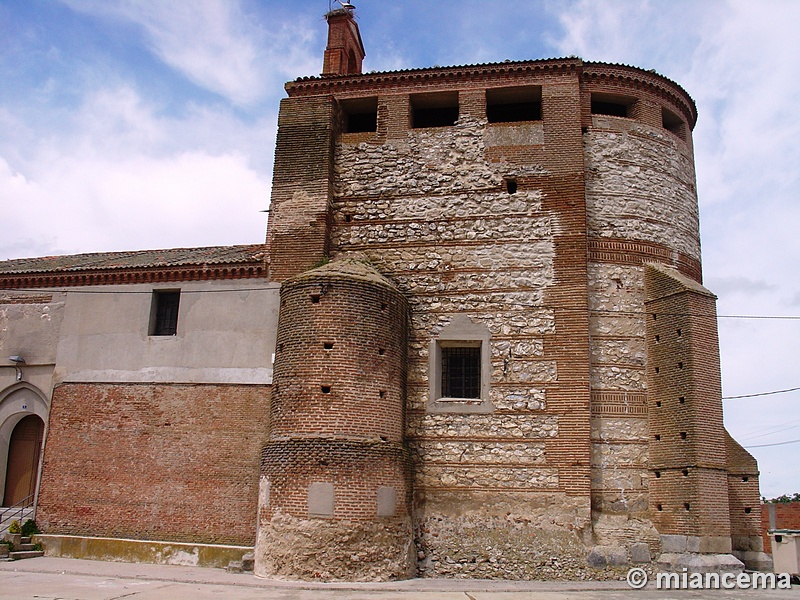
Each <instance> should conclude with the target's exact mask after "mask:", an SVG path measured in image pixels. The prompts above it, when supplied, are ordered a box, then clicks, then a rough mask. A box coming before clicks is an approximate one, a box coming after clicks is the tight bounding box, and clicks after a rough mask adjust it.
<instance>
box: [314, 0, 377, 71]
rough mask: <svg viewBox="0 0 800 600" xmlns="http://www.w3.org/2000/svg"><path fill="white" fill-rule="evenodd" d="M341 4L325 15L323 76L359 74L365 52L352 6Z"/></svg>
mask: <svg viewBox="0 0 800 600" xmlns="http://www.w3.org/2000/svg"><path fill="white" fill-rule="evenodd" d="M342 6H343V8H339V9H336V10H332V11H331V12H329V13H328V14H327V15H325V19H326V20H327V21H328V47H327V48H326V49H325V62H324V63H323V66H322V76H323V77H330V76H333V75H360V74H361V61H363V60H364V56H365V55H366V53H365V52H364V44H362V43H361V34H360V33H359V31H358V24H357V23H356V21H355V18H354V16H353V10H354V7H353V5H352V4H349V3H347V2H345V3H344V4H343V5H342Z"/></svg>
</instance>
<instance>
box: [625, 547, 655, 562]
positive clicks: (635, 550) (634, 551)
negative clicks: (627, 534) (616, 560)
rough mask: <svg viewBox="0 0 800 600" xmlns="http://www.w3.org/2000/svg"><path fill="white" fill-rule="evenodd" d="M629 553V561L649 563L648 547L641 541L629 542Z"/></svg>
mask: <svg viewBox="0 0 800 600" xmlns="http://www.w3.org/2000/svg"><path fill="white" fill-rule="evenodd" d="M629 552H630V555H631V562H632V563H637V564H642V563H649V562H650V560H651V558H650V547H649V546H648V545H647V544H645V543H642V542H639V543H637V544H631V547H630V549H629Z"/></svg>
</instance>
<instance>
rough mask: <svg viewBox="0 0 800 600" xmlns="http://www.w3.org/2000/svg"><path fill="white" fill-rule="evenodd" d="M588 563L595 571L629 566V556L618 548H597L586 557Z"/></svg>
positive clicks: (622, 549)
mask: <svg viewBox="0 0 800 600" xmlns="http://www.w3.org/2000/svg"><path fill="white" fill-rule="evenodd" d="M586 563H587V564H588V565H589V566H590V567H593V568H595V569H602V568H604V567H607V566H608V567H617V566H620V565H627V564H628V554H627V552H625V549H624V548H619V547H617V546H595V547H594V548H592V550H591V551H590V552H589V556H587V557H586Z"/></svg>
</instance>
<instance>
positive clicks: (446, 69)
mask: <svg viewBox="0 0 800 600" xmlns="http://www.w3.org/2000/svg"><path fill="white" fill-rule="evenodd" d="M569 62H573V63H574V66H578V65H581V66H583V67H588V68H592V67H610V68H623V69H630V70H633V71H636V72H638V73H639V74H641V75H642V76H645V77H653V78H654V79H656V80H659V81H661V82H662V83H663V84H666V85H668V86H670V87H672V88H674V89H675V90H679V91H680V92H681V93H682V94H683V95H684V96H685V99H686V101H687V102H688V103H689V105H690V106H691V110H692V112H694V114H695V115H696V114H697V106H696V103H695V101H694V99H693V98H692V97H691V95H690V94H689V93H688V92H687V91H686V90H685V89H684V88H683V87H682V86H681V85H680V84H679V83H677V82H676V81H674V80H673V79H670V78H669V77H667V76H665V75H662V74H661V73H659V72H658V71H656V70H655V69H644V68H642V67H637V66H635V65H629V64H625V63H613V62H603V61H588V60H583V59H582V58H581V57H579V56H566V57H556V58H535V59H527V60H505V61H500V62H489V63H476V64H465V65H447V66H441V65H434V66H432V67H415V68H409V69H396V70H392V71H371V72H366V73H361V74H359V75H326V76H324V77H323V76H316V75H312V76H305V77H298V78H297V79H294V80H293V81H290V82H288V83H287V84H286V89H287V90H290V89H291V88H293V87H304V86H305V85H323V86H324V85H331V84H336V83H338V82H342V81H344V80H353V81H359V80H362V81H363V80H369V79H371V78H373V79H374V78H378V79H383V78H386V77H397V76H408V75H415V74H431V73H441V74H443V75H444V74H447V73H451V72H453V71H459V70H470V71H474V72H479V71H483V70H486V69H502V68H512V69H516V68H524V67H528V66H538V65H545V64H547V63H556V64H557V63H562V64H563V63H569Z"/></svg>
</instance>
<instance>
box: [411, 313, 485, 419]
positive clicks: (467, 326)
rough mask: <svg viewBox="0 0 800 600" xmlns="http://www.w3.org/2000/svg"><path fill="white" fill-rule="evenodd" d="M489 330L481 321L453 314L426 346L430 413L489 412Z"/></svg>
mask: <svg viewBox="0 0 800 600" xmlns="http://www.w3.org/2000/svg"><path fill="white" fill-rule="evenodd" d="M490 339H491V332H490V331H489V328H488V327H487V326H486V325H484V324H483V323H475V322H473V321H472V320H471V319H470V318H469V317H467V316H466V315H455V316H454V317H453V318H452V320H451V321H450V323H449V324H448V325H446V326H445V327H444V328H443V329H442V330H441V331H439V332H438V335H436V336H435V337H432V338H431V340H430V345H429V346H428V402H427V403H426V407H427V410H428V412H431V413H489V412H492V411H493V408H492V402H491V400H490V392H491V385H490V383H491V378H492V373H491V356H490V347H489V341H490Z"/></svg>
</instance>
